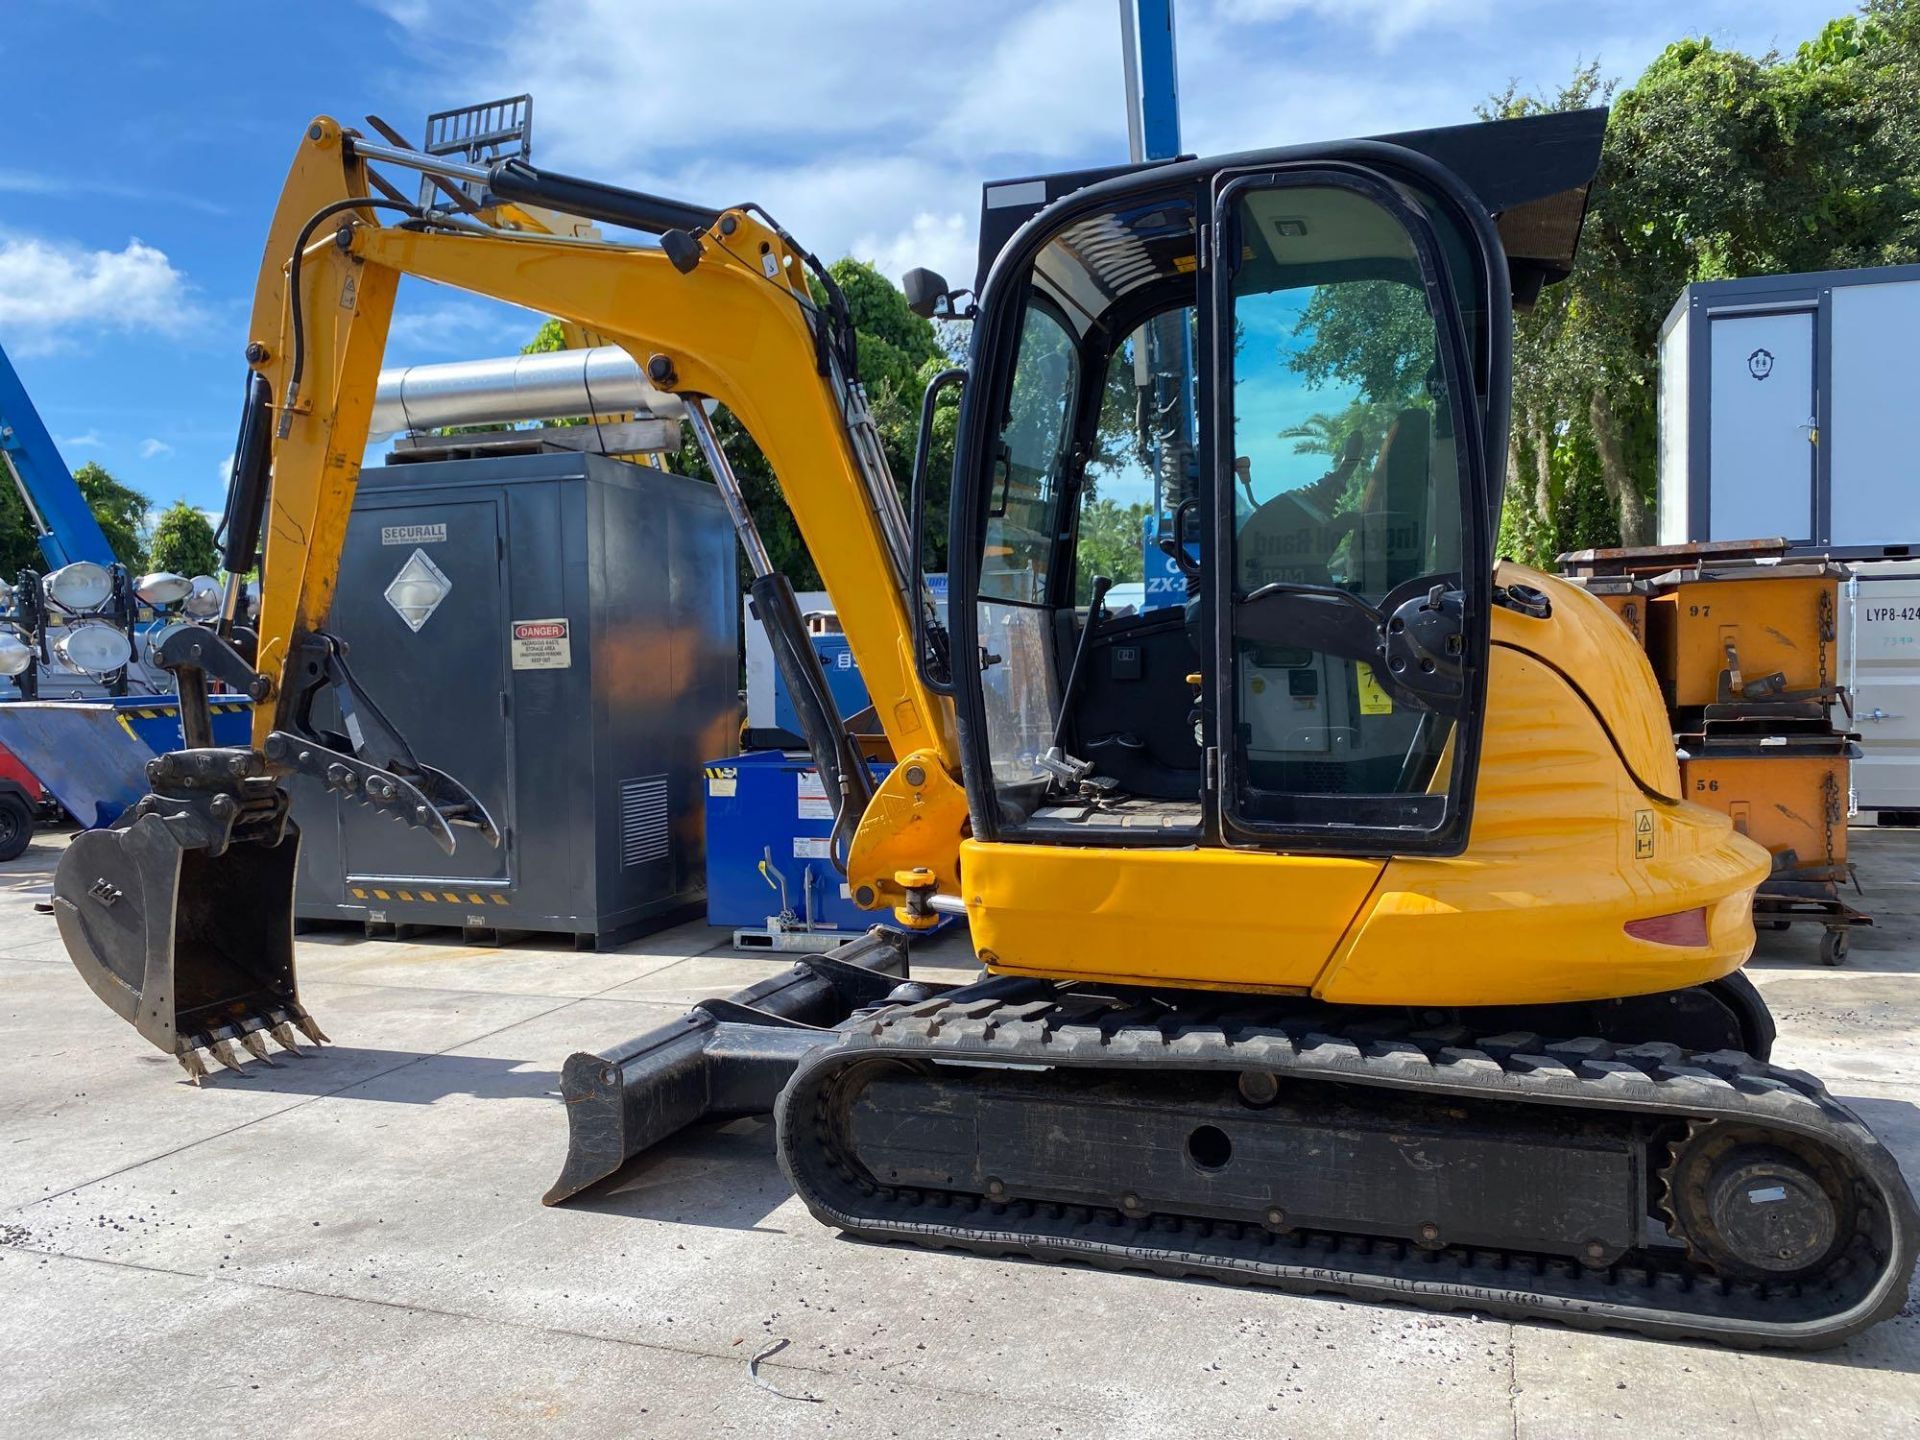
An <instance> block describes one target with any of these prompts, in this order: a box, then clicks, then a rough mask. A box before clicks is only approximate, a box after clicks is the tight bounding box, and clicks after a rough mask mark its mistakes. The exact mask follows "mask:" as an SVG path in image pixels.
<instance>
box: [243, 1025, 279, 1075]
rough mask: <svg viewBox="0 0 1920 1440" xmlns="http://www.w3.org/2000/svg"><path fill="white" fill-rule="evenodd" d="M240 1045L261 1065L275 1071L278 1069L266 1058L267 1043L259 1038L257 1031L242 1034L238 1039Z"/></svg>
mask: <svg viewBox="0 0 1920 1440" xmlns="http://www.w3.org/2000/svg"><path fill="white" fill-rule="evenodd" d="M240 1043H241V1044H242V1045H244V1046H246V1047H247V1053H248V1054H249V1055H251V1056H253V1058H254V1059H256V1060H258V1061H259V1062H260V1063H261V1064H262V1065H265V1066H268V1067H269V1068H270V1069H275V1070H277V1069H279V1068H280V1067H279V1066H278V1065H276V1064H275V1063H274V1062H273V1061H271V1060H269V1059H268V1058H267V1042H266V1041H265V1040H262V1039H261V1038H260V1032H259V1031H258V1030H249V1031H247V1032H246V1033H245V1034H243V1035H242V1036H241V1037H240Z"/></svg>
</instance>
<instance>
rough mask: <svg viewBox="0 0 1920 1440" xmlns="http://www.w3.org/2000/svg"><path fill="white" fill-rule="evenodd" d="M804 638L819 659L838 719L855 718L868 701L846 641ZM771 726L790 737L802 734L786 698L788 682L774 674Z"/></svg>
mask: <svg viewBox="0 0 1920 1440" xmlns="http://www.w3.org/2000/svg"><path fill="white" fill-rule="evenodd" d="M807 638H808V639H809V640H811V641H812V642H813V649H814V653H815V654H816V655H818V656H819V657H820V668H821V669H822V670H825V671H826V672H827V689H829V690H831V691H832V692H833V705H834V708H835V709H836V710H838V711H839V712H840V718H841V719H843V720H844V719H846V718H848V717H849V716H852V715H858V714H859V713H860V712H861V711H862V710H864V709H866V708H867V706H868V704H869V703H871V702H869V700H868V699H867V682H866V681H865V680H864V679H862V678H861V676H860V667H859V666H858V665H856V664H855V663H854V659H853V647H852V646H850V645H848V644H847V637H846V636H845V635H841V634H837V633H836V634H827V635H809V636H808V637H807ZM773 723H774V724H775V725H776V726H778V727H779V728H780V729H782V730H785V731H786V732H787V733H788V734H790V735H799V734H802V733H803V732H802V731H801V729H800V717H799V716H798V715H796V714H795V713H794V710H793V701H792V700H791V699H790V698H789V697H788V695H787V682H786V681H785V680H784V679H783V678H781V676H780V673H779V672H778V671H777V670H776V671H775V672H774V678H773Z"/></svg>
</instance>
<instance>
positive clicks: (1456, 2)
mask: <svg viewBox="0 0 1920 1440" xmlns="http://www.w3.org/2000/svg"><path fill="white" fill-rule="evenodd" d="M1490 9H1491V7H1490V5H1489V4H1488V0H1221V3H1220V6H1219V11H1218V13H1219V16H1220V18H1221V19H1222V20H1226V21H1229V22H1234V23H1247V22H1256V23H1270V22H1273V21H1277V20H1291V19H1294V18H1296V17H1304V18H1306V19H1310V20H1315V21H1319V22H1321V23H1324V24H1331V25H1338V26H1357V27H1360V28H1363V29H1365V30H1366V31H1368V32H1369V33H1370V34H1371V35H1372V36H1373V37H1374V38H1375V40H1376V42H1377V43H1378V44H1380V45H1381V46H1382V47H1384V46H1386V45H1389V44H1391V43H1392V42H1393V41H1395V40H1398V39H1399V38H1400V37H1401V36H1403V35H1408V34H1411V33H1412V32H1414V31H1416V30H1424V29H1429V28H1432V29H1464V28H1466V27H1467V26H1470V25H1478V24H1483V23H1484V22H1485V21H1486V19H1487V16H1488V13H1489V11H1490Z"/></svg>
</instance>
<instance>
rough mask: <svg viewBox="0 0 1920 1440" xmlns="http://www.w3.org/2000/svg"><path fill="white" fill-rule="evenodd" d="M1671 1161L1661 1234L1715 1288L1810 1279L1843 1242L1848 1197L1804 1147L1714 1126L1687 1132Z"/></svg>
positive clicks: (1851, 1205) (1819, 1153) (1780, 1137)
mask: <svg viewBox="0 0 1920 1440" xmlns="http://www.w3.org/2000/svg"><path fill="white" fill-rule="evenodd" d="M1672 1157H1673V1158H1672V1162H1671V1164H1670V1165H1669V1166H1668V1169H1667V1193H1666V1210H1667V1217H1668V1221H1669V1223H1670V1226H1671V1228H1672V1230H1673V1232H1674V1234H1675V1236H1676V1238H1678V1239H1680V1240H1682V1241H1684V1242H1685V1243H1686V1246H1687V1249H1688V1251H1689V1253H1690V1254H1691V1255H1692V1256H1693V1258H1694V1259H1695V1260H1697V1261H1699V1262H1701V1263H1702V1264H1704V1265H1706V1266H1707V1267H1708V1268H1710V1269H1711V1270H1712V1271H1713V1272H1714V1273H1715V1274H1717V1275H1719V1276H1720V1277H1721V1278H1722V1279H1727V1280H1755V1281H1759V1280H1794V1279H1799V1278H1802V1277H1805V1276H1810V1275H1813V1274H1815V1273H1817V1272H1819V1271H1820V1270H1821V1269H1823V1268H1824V1267H1825V1266H1826V1265H1827V1263H1828V1262H1829V1261H1831V1260H1832V1259H1833V1258H1834V1256H1835V1255H1837V1254H1838V1253H1839V1252H1840V1250H1841V1249H1842V1248H1843V1247H1844V1246H1845V1245H1846V1244H1847V1242H1848V1241H1849V1240H1851V1239H1852V1237H1853V1234H1854V1230H1855V1227H1856V1224H1857V1220H1858V1207H1857V1205H1856V1204H1855V1202H1854V1197H1853V1195H1852V1192H1851V1189H1850V1187H1849V1186H1848V1185H1847V1184H1846V1182H1845V1180H1844V1179H1843V1178H1842V1176H1841V1174H1840V1171H1839V1169H1838V1168H1837V1167H1836V1166H1835V1165H1834V1163H1833V1161H1832V1160H1831V1158H1830V1157H1828V1156H1827V1155H1826V1154H1825V1152H1824V1151H1823V1150H1822V1148H1821V1147H1820V1146H1818V1145H1816V1144H1814V1143H1813V1142H1811V1141H1808V1140H1805V1139H1802V1138H1801V1137H1799V1136H1794V1135H1784V1134H1775V1133H1769V1132H1767V1131H1763V1130H1759V1129H1755V1128H1752V1127H1747V1126H1738V1125H1727V1124H1724V1123H1722V1122H1718V1121H1714V1122H1710V1123H1708V1124H1704V1125H1701V1124H1696V1125H1693V1126H1692V1127H1690V1128H1689V1130H1688V1132H1687V1134H1686V1136H1685V1137H1684V1138H1683V1139H1681V1140H1679V1141H1677V1142H1676V1143H1675V1144H1674V1146H1673V1149H1672Z"/></svg>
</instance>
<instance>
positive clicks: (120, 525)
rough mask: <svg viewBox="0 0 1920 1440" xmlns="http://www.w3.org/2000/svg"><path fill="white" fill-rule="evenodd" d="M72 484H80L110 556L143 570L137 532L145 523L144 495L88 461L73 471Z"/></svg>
mask: <svg viewBox="0 0 1920 1440" xmlns="http://www.w3.org/2000/svg"><path fill="white" fill-rule="evenodd" d="M73 483H74V484H76V485H78V486H79V487H80V494H81V496H82V497H83V498H84V499H85V500H86V502H87V507H88V508H89V509H90V510H92V511H93V518H94V519H95V520H97V521H99V522H100V529H101V531H102V532H103V533H104V534H105V535H106V537H107V545H108V546H109V548H111V549H112V551H113V558H114V559H116V560H118V561H119V562H120V563H121V564H122V565H124V566H126V567H127V569H129V570H133V571H140V570H144V569H146V551H145V549H144V548H143V547H142V545H141V544H140V533H141V531H143V530H145V529H146V525H147V511H148V509H149V508H150V502H149V501H148V499H147V497H146V496H144V495H142V494H141V493H140V492H139V491H138V490H135V489H134V488H133V487H132V486H131V485H125V484H122V483H121V482H120V481H118V480H116V479H114V477H113V476H112V475H111V474H110V473H108V471H107V470H106V469H105V467H103V466H101V465H99V464H97V463H96V462H94V461H92V460H89V461H88V462H87V463H86V464H84V465H82V466H81V467H80V468H79V469H78V470H76V471H74V472H73Z"/></svg>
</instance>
